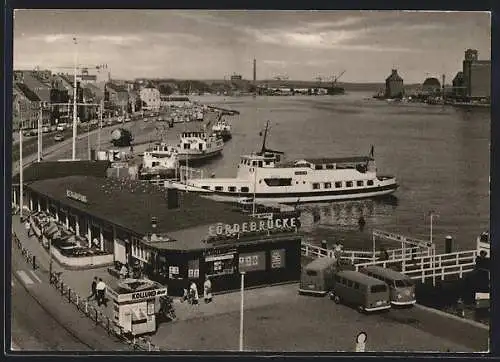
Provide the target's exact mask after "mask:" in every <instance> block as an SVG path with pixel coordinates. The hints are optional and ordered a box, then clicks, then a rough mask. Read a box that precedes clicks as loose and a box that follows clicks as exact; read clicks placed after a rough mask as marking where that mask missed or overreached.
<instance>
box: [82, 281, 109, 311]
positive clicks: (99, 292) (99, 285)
mask: <svg viewBox="0 0 500 362" xmlns="http://www.w3.org/2000/svg"><path fill="white" fill-rule="evenodd" d="M90 288H91V294H90V295H89V297H88V298H87V299H88V300H91V299H92V298H94V300H95V301H96V302H97V306H100V305H101V304H104V306H106V295H105V294H106V283H104V281H103V280H102V278H99V280H97V277H94V280H92V285H91V287H90Z"/></svg>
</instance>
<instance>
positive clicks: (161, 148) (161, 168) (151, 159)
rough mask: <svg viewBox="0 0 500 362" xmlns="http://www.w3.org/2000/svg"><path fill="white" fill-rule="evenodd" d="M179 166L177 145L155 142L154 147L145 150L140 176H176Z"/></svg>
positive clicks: (144, 178)
mask: <svg viewBox="0 0 500 362" xmlns="http://www.w3.org/2000/svg"><path fill="white" fill-rule="evenodd" d="M178 168H179V157H178V149H177V147H175V146H170V145H168V144H166V143H163V142H161V143H158V144H155V145H154V147H153V149H151V150H148V151H145V152H144V154H143V156H142V166H141V169H140V171H139V177H140V178H141V179H143V180H149V179H154V178H160V179H165V178H175V177H177V171H178Z"/></svg>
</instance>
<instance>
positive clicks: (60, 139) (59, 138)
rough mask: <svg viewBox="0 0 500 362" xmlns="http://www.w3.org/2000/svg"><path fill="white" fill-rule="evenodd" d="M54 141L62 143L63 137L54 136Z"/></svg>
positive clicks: (59, 135) (60, 135)
mask: <svg viewBox="0 0 500 362" xmlns="http://www.w3.org/2000/svg"><path fill="white" fill-rule="evenodd" d="M54 141H56V142H61V141H64V136H63V135H62V134H56V135H55V136H54Z"/></svg>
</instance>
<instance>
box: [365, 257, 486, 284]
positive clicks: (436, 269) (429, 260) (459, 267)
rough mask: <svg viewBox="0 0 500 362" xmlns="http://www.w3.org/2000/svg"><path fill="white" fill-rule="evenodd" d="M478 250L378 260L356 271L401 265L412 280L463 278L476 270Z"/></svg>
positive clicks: (402, 270) (402, 269) (366, 263)
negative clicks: (465, 274)
mask: <svg viewBox="0 0 500 362" xmlns="http://www.w3.org/2000/svg"><path fill="white" fill-rule="evenodd" d="M477 255H478V254H477V251H476V250H466V251H457V252H454V253H447V254H437V255H430V256H416V257H414V258H410V259H408V258H402V259H394V260H378V261H370V262H365V263H359V264H356V265H355V267H356V270H359V269H360V268H362V267H364V266H369V265H379V266H382V267H383V268H387V267H391V266H394V264H396V265H398V264H400V265H401V272H402V273H403V274H405V275H407V276H408V277H410V278H411V279H419V280H421V281H422V282H425V280H426V279H428V278H433V280H435V279H436V278H440V279H441V280H444V279H445V276H450V275H458V276H459V277H460V278H462V277H463V275H464V273H467V272H470V271H472V270H474V266H475V265H476V258H477Z"/></svg>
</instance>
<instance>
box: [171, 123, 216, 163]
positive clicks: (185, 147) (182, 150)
mask: <svg viewBox="0 0 500 362" xmlns="http://www.w3.org/2000/svg"><path fill="white" fill-rule="evenodd" d="M177 148H178V156H179V162H180V163H186V162H196V161H200V160H205V159H208V158H212V157H215V156H218V155H220V154H221V153H222V150H223V148H224V141H223V140H222V139H220V138H218V137H216V136H215V135H210V136H209V135H207V133H206V132H204V131H194V132H182V133H181V135H180V143H179V144H178V145H177Z"/></svg>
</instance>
